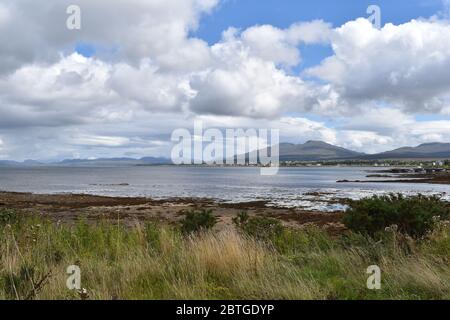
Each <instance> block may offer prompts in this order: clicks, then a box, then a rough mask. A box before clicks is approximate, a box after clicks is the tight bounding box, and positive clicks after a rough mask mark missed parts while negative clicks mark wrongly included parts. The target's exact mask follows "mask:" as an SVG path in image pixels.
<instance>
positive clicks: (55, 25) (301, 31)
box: [0, 0, 450, 161]
mask: <svg viewBox="0 0 450 320" xmlns="http://www.w3.org/2000/svg"><path fill="white" fill-rule="evenodd" d="M70 5H78V6H79V8H80V10H81V19H80V21H81V29H79V30H77V29H75V30H71V29H69V28H67V19H68V18H70V15H69V14H68V13H67V12H66V10H67V8H68V7H69V6H70ZM370 5H377V6H378V7H379V8H380V13H381V28H380V29H378V28H377V27H376V26H375V25H374V24H373V23H372V21H370V20H369V19H368V18H369V16H370V14H368V13H367V8H368V7H369V6H370ZM0 42H1V45H0V160H2V159H10V160H19V161H23V160H26V159H37V160H43V161H54V160H61V159H66V158H103V157H123V156H125V157H134V158H140V157H144V156H169V155H170V151H171V148H172V146H173V144H172V142H171V141H170V136H171V133H172V132H173V131H174V130H176V129H179V128H186V129H190V130H192V129H193V126H194V121H203V124H204V126H205V127H209V128H218V129H226V128H244V129H246V128H255V129H266V128H273V129H279V130H280V136H281V141H283V142H292V143H303V142H306V141H308V140H322V141H325V142H328V143H332V144H335V145H339V146H342V147H346V148H350V149H353V150H356V151H360V152H367V153H375V152H381V151H386V150H390V149H394V148H398V147H402V146H416V145H419V144H422V143H428V142H450V72H449V71H450V0H408V1H406V0H395V1H392V0H384V1H381V0H379V1H376V0H375V1H365V0H346V1H331V0H315V1H298V0H295V1H294V0H278V1H275V0H264V1H261V0H260V1H256V0H164V1H163V0H111V1H108V5H105V2H104V1H101V0H44V1H34V0H2V1H1V2H0Z"/></svg>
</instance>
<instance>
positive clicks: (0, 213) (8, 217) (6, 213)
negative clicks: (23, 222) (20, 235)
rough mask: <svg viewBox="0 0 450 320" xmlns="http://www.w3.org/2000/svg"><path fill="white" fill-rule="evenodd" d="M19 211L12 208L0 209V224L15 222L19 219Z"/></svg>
mask: <svg viewBox="0 0 450 320" xmlns="http://www.w3.org/2000/svg"><path fill="white" fill-rule="evenodd" d="M18 218H19V217H18V215H17V212H15V211H14V210H11V209H0V226H1V225H6V224H14V223H15V222H17V220H18Z"/></svg>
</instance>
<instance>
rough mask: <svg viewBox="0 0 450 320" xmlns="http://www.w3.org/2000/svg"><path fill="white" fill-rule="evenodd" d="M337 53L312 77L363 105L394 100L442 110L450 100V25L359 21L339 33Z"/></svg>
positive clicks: (415, 109)
mask: <svg viewBox="0 0 450 320" xmlns="http://www.w3.org/2000/svg"><path fill="white" fill-rule="evenodd" d="M331 43H332V46H333V50H334V55H333V56H332V57H329V58H327V59H326V60H325V61H323V62H322V64H321V65H320V66H317V67H313V68H311V69H310V70H308V73H309V74H311V75H314V76H317V77H319V78H321V79H323V80H326V81H328V82H330V83H331V84H332V85H333V86H334V88H335V90H336V91H337V92H338V93H339V95H340V98H341V99H343V100H344V101H347V102H348V103H349V104H354V105H358V104H361V103H366V102H371V101H389V102H391V103H393V104H395V105H397V106H399V107H401V108H402V109H404V110H407V111H409V112H418V111H422V112H440V111H441V110H442V109H443V108H444V107H445V106H446V105H447V106H448V101H449V97H450V73H449V72H445V71H444V70H450V24H449V23H448V22H447V21H444V20H442V21H427V20H412V21H410V22H408V23H405V24H402V25H398V26H397V25H393V24H386V25H385V26H384V27H383V29H381V30H377V29H375V28H374V27H373V26H372V24H371V23H369V22H368V20H366V19H362V18H361V19H358V20H356V21H351V22H348V23H346V24H345V25H343V26H342V27H340V28H337V29H335V31H334V32H333V34H332V36H331Z"/></svg>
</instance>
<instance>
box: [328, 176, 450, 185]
mask: <svg viewBox="0 0 450 320" xmlns="http://www.w3.org/2000/svg"><path fill="white" fill-rule="evenodd" d="M375 176H376V175H368V176H367V178H372V177H375ZM378 177H380V178H392V179H390V180H338V181H337V183H350V182H354V183H421V184H442V185H448V184H450V173H434V174H428V173H425V174H421V173H416V174H397V175H392V176H391V175H379V176H378Z"/></svg>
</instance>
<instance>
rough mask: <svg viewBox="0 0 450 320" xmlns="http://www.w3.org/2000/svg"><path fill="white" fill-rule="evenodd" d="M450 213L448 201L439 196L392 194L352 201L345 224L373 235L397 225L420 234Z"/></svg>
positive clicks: (423, 233) (404, 230)
mask: <svg viewBox="0 0 450 320" xmlns="http://www.w3.org/2000/svg"><path fill="white" fill-rule="evenodd" d="M449 217H450V208H449V205H448V203H446V202H445V201H442V200H441V199H440V197H438V196H424V195H417V196H411V197H406V196H403V195H401V194H390V195H384V196H373V197H371V198H367V199H362V200H358V201H351V202H350V208H349V209H348V210H347V211H346V213H345V216H344V224H345V225H346V226H347V227H348V228H349V229H350V230H352V231H355V232H360V233H364V234H368V235H371V236H375V235H377V234H379V233H380V232H383V231H385V230H386V229H387V228H394V229H395V230H394V231H398V232H400V233H403V234H407V235H409V236H411V237H414V238H420V237H423V236H424V235H426V234H427V233H429V232H431V231H432V230H433V229H434V227H435V225H436V221H437V220H438V219H447V218H449Z"/></svg>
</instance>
